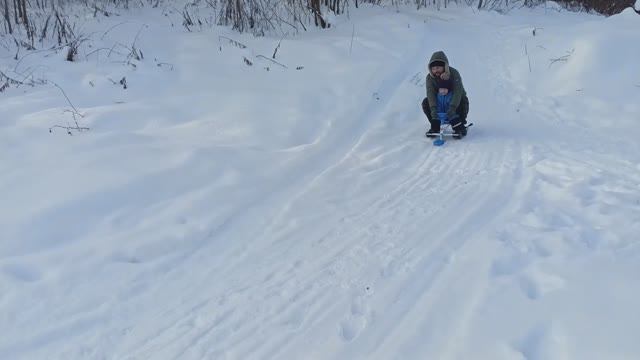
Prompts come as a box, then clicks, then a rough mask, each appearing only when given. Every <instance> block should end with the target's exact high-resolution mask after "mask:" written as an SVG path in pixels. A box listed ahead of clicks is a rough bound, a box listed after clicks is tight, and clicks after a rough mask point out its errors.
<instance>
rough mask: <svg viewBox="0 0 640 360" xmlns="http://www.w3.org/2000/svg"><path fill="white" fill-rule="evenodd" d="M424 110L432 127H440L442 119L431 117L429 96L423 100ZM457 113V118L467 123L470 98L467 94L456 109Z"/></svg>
mask: <svg viewBox="0 0 640 360" xmlns="http://www.w3.org/2000/svg"><path fill="white" fill-rule="evenodd" d="M422 111H424V114H425V115H427V119H429V122H430V123H431V128H432V129H439V128H440V119H432V118H431V108H429V101H427V98H424V100H422ZM456 113H457V114H458V118H457V119H456V120H458V121H462V123H463V124H466V123H467V115H468V114H469V98H467V97H466V96H463V97H462V100H460V105H458V108H457V109H456ZM458 121H455V123H457V122H458ZM452 125H455V124H452Z"/></svg>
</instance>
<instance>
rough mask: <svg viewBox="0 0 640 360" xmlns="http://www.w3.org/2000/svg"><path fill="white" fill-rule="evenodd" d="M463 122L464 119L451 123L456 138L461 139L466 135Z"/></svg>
mask: <svg viewBox="0 0 640 360" xmlns="http://www.w3.org/2000/svg"><path fill="white" fill-rule="evenodd" d="M465 123H466V121H464V120H459V121H458V122H456V123H454V124H451V127H452V128H453V133H454V134H456V135H458V136H456V138H458V139H462V138H463V137H465V136H467V127H466V126H465Z"/></svg>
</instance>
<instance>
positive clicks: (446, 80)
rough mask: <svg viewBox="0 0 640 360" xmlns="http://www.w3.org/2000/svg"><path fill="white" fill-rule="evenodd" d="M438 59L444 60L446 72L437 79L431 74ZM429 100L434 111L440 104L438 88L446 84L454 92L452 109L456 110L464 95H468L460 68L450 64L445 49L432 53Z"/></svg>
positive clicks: (428, 76)
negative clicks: (457, 68) (432, 66)
mask: <svg viewBox="0 0 640 360" xmlns="http://www.w3.org/2000/svg"><path fill="white" fill-rule="evenodd" d="M436 61H442V62H443V63H444V73H442V75H440V79H436V78H435V77H434V76H433V75H432V74H431V64H433V63H434V62H436ZM427 73H428V75H427V81H426V83H427V101H428V102H429V108H431V109H432V110H431V111H432V112H433V111H434V109H437V105H438V88H439V87H440V86H444V87H447V88H449V90H450V91H451V92H452V93H453V96H452V97H451V104H450V105H449V107H450V109H451V110H453V111H455V110H456V109H457V108H458V106H459V105H460V101H461V100H462V98H463V97H465V96H467V92H466V91H465V89H464V85H462V77H461V76H460V73H459V72H458V70H456V69H454V68H452V67H451V66H449V59H448V58H447V55H445V53H444V51H436V52H434V53H433V55H431V59H430V60H429V65H428V66H427Z"/></svg>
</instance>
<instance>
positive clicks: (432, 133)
mask: <svg viewBox="0 0 640 360" xmlns="http://www.w3.org/2000/svg"><path fill="white" fill-rule="evenodd" d="M426 135H427V137H429V138H434V137H438V136H439V135H440V124H438V125H437V126H436V125H433V124H432V125H431V128H430V129H429V131H427V133H426Z"/></svg>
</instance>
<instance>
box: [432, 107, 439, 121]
mask: <svg viewBox="0 0 640 360" xmlns="http://www.w3.org/2000/svg"><path fill="white" fill-rule="evenodd" d="M431 119H433V121H437V122H440V118H439V117H438V110H436V109H434V110H431Z"/></svg>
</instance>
